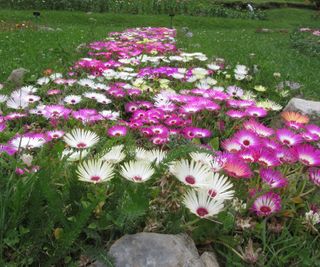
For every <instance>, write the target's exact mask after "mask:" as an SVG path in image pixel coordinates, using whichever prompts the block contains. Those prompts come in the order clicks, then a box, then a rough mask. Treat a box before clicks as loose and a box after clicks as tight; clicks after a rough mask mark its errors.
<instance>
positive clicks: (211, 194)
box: [208, 189, 217, 198]
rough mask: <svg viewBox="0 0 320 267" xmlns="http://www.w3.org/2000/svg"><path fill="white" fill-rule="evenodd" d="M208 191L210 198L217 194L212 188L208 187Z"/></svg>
mask: <svg viewBox="0 0 320 267" xmlns="http://www.w3.org/2000/svg"><path fill="white" fill-rule="evenodd" d="M208 193H209V196H210V197H212V198H214V197H215V196H216V195H217V192H216V191H214V190H213V189H210V190H209V192H208Z"/></svg>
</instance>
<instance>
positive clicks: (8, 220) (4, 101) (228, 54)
mask: <svg viewBox="0 0 320 267" xmlns="http://www.w3.org/2000/svg"><path fill="white" fill-rule="evenodd" d="M11 3H12V2H11ZM37 3H39V2H37ZM64 3H66V2H64ZM81 3H82V2H81ZM86 3H89V2H86ZM96 3H98V2H96ZM101 3H102V2H101ZM121 3H122V2H121ZM125 3H127V4H130V3H131V2H125ZM145 3H147V2H145ZM189 8H190V7H189ZM190 9H192V8H190ZM221 10H222V14H224V15H228V14H226V13H223V12H224V11H225V10H224V9H221ZM221 10H220V11H221ZM239 13H240V11H239ZM205 14H208V13H205ZM266 14H267V19H266V20H253V19H249V18H247V19H231V18H229V19H227V18H221V17H219V18H217V17H204V16H201V17H195V16H182V15H179V16H175V17H174V19H173V24H174V26H175V28H176V29H177V31H175V30H172V29H168V28H167V27H168V26H169V25H170V18H169V16H168V15H129V14H111V13H106V14H102V13H91V12H88V13H84V12H67V11H41V16H40V18H34V17H33V11H32V10H29V11H9V10H1V11H0V59H1V61H0V178H1V179H0V266H6V267H7V266H8V267H20V266H59V267H60V266H61V267H65V266H68V267H69V266H70V267H76V266H82V267H84V266H89V264H90V263H91V262H92V261H93V260H95V259H100V260H102V261H104V262H105V264H106V266H114V265H113V264H112V262H113V260H114V259H112V258H111V257H109V256H110V255H107V254H106V251H112V249H110V246H113V244H114V243H115V241H116V240H118V239H119V238H121V237H122V236H124V235H126V234H135V233H139V232H152V233H162V234H179V233H186V234H188V235H189V236H190V237H191V238H192V239H193V240H194V241H195V243H196V245H197V251H199V252H200V253H202V252H204V251H214V252H215V253H216V254H217V256H218V260H219V262H220V263H221V266H239V267H244V266H267V267H273V266H320V264H319V262H320V245H319V242H318V239H319V237H320V229H319V225H320V208H319V207H320V202H319V197H318V196H319V190H320V168H319V167H320V148H319V141H320V127H319V126H318V125H315V124H313V123H314V122H313V121H312V119H313V118H309V117H308V116H306V115H304V114H300V113H298V112H289V111H285V112H282V106H283V105H285V104H286V103H287V102H288V101H289V99H290V98H291V97H292V95H294V94H300V95H303V97H305V98H309V99H314V100H319V95H320V88H319V84H320V77H319V71H318V70H319V68H320V61H319V56H318V55H319V54H320V51H319V49H318V43H317V42H318V39H317V38H318V37H319V36H320V31H318V30H317V27H319V26H318V25H319V20H316V19H315V18H314V15H315V12H314V11H312V10H306V9H274V10H268V11H266ZM249 16H250V14H249ZM144 26H152V27H148V28H144ZM161 26H162V27H161ZM134 27H141V28H134ZM301 27H304V30H299V31H296V30H297V29H299V28H301ZM305 27H309V28H305ZM128 28H129V29H128ZM115 31H117V32H115ZM186 33H187V34H186ZM292 33H294V35H291V34H292ZM176 34H177V35H176ZM300 35H301V36H302V35H305V36H306V39H305V40H310V42H304V39H303V38H302V37H301V39H299V38H300V37H299V36H300ZM107 37H108V38H107ZM293 37H295V38H297V40H298V41H299V42H297V43H296V45H297V44H299V45H300V44H301V45H305V46H304V47H307V48H308V52H306V51H301V49H300V50H297V49H298V48H301V47H299V45H297V48H293V46H292V41H291V40H292V38H293ZM98 40H101V41H100V42H96V41H98ZM89 42H94V43H91V45H90V46H87V47H86V49H84V50H86V51H83V50H81V51H80V50H79V49H76V47H78V46H79V45H80V44H83V43H89ZM313 48H315V49H314V50H313ZM77 50H78V51H77ZM299 51H300V52H299ZM190 52H203V53H205V54H206V55H207V56H208V58H207V57H206V55H204V54H202V53H190ZM221 58H224V59H225V61H223V60H221ZM19 67H24V68H26V69H28V70H30V71H29V73H28V75H27V77H26V85H27V84H28V86H23V87H21V88H16V89H14V90H13V86H14V84H12V83H6V78H7V77H8V75H9V74H10V72H11V71H12V70H13V69H16V68H19ZM281 81H291V82H297V83H299V84H301V85H302V88H301V90H296V91H294V93H292V94H290V91H289V90H281V89H279V88H277V84H279V82H281ZM2 83H3V84H2ZM289 84H291V85H292V83H289ZM295 85H296V84H295ZM280 112H281V114H280ZM274 118H276V120H277V123H278V125H274V123H273V122H274V121H275V120H274ZM315 123H317V122H315ZM143 243H145V242H143ZM146 243H147V242H146ZM134 249H136V247H135V248H134ZM123 251H126V250H125V249H123V250H121V252H123ZM181 251H184V250H183V249H182V250H181ZM197 251H196V252H197ZM157 252H158V251H157ZM146 253H148V249H146ZM135 254H136V255H138V256H139V258H141V259H143V258H144V257H142V256H141V257H140V254H139V253H135ZM157 254H159V255H165V256H167V254H165V253H162V252H159V253H157ZM127 258H129V257H127V256H122V259H125V260H127ZM146 258H147V259H148V260H149V257H148V256H147V257H146ZM177 258H179V257H174V259H177ZM181 258H183V259H181V260H184V259H185V258H186V257H184V256H183V257H181ZM162 262H163V261H161V263H162ZM168 265H169V264H168ZM177 265H178V264H177ZM128 266H145V265H144V264H128ZM157 266H162V265H160V264H159V265H157ZM179 266H186V265H185V264H180V265H179ZM188 266H189V265H188Z"/></svg>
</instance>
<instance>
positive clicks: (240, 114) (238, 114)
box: [226, 110, 247, 119]
mask: <svg viewBox="0 0 320 267" xmlns="http://www.w3.org/2000/svg"><path fill="white" fill-rule="evenodd" d="M226 115H227V116H229V117H231V118H234V119H241V118H244V117H246V116H247V113H245V112H243V111H240V110H228V111H227V112H226Z"/></svg>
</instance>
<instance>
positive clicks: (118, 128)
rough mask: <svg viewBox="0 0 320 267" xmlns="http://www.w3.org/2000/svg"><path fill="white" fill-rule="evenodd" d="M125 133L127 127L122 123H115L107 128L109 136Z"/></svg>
mask: <svg viewBox="0 0 320 267" xmlns="http://www.w3.org/2000/svg"><path fill="white" fill-rule="evenodd" d="M126 134H127V127H126V126H122V125H115V126H112V127H110V128H109V129H108V135H109V136H115V137H119V136H125V135H126Z"/></svg>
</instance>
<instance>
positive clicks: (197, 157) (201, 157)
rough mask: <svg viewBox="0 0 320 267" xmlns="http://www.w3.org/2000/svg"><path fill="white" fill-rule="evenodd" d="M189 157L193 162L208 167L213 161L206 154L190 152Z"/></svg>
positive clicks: (210, 156)
mask: <svg viewBox="0 0 320 267" xmlns="http://www.w3.org/2000/svg"><path fill="white" fill-rule="evenodd" d="M189 155H190V157H191V159H193V160H194V161H196V162H200V163H201V164H204V165H208V166H210V164H211V162H212V160H213V156H212V155H210V154H208V153H200V152H192V153H190V154H189Z"/></svg>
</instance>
